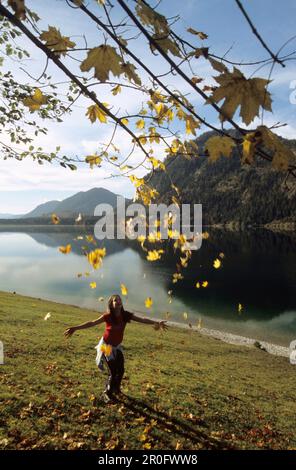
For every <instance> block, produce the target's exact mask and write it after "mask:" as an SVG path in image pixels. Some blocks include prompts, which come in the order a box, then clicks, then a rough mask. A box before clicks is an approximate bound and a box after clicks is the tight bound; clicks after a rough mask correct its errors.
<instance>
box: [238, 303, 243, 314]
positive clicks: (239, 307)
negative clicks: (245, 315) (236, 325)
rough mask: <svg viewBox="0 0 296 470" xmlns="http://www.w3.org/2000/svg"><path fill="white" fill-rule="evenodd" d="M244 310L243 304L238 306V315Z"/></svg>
mask: <svg viewBox="0 0 296 470" xmlns="http://www.w3.org/2000/svg"><path fill="white" fill-rule="evenodd" d="M243 308H244V307H243V305H242V304H238V306H237V311H238V313H241V312H242V310H243Z"/></svg>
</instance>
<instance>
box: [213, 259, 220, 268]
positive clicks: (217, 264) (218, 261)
mask: <svg viewBox="0 0 296 470" xmlns="http://www.w3.org/2000/svg"><path fill="white" fill-rule="evenodd" d="M213 266H214V268H215V269H219V268H220V267H221V261H220V260H219V259H218V258H217V259H215V261H214V262H213Z"/></svg>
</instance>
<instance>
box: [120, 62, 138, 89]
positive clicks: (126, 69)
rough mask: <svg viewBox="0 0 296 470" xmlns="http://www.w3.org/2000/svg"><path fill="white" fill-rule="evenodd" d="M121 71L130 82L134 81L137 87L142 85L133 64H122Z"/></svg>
mask: <svg viewBox="0 0 296 470" xmlns="http://www.w3.org/2000/svg"><path fill="white" fill-rule="evenodd" d="M121 69H122V72H123V73H124V75H125V76H126V77H127V79H128V80H129V81H130V82H131V81H133V82H134V83H135V84H136V85H141V84H142V82H141V79H140V77H139V75H138V74H136V67H135V66H134V65H133V64H131V63H130V62H126V63H125V64H122V66H121Z"/></svg>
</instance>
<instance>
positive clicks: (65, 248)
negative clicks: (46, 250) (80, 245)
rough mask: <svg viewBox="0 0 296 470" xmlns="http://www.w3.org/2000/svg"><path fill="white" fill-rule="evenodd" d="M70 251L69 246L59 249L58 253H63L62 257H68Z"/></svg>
mask: <svg viewBox="0 0 296 470" xmlns="http://www.w3.org/2000/svg"><path fill="white" fill-rule="evenodd" d="M71 249H72V247H71V245H70V244H68V245H66V246H60V247H59V250H60V252H61V253H63V254H64V255H68V254H69V253H70V252H71Z"/></svg>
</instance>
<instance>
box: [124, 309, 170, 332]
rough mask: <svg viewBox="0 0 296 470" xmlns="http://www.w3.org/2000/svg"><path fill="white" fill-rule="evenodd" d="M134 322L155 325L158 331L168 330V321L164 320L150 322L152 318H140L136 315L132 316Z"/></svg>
mask: <svg viewBox="0 0 296 470" xmlns="http://www.w3.org/2000/svg"><path fill="white" fill-rule="evenodd" d="M132 320H134V321H136V322H138V323H145V324H146V325H153V326H154V328H155V329H156V330H166V329H167V328H168V326H167V324H166V321H164V320H161V321H155V320H150V318H143V317H138V316H137V315H135V314H134V313H133V316H132Z"/></svg>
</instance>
